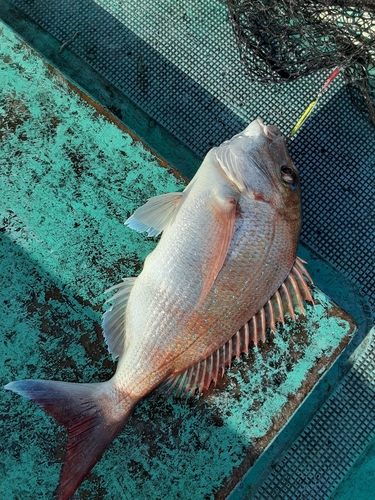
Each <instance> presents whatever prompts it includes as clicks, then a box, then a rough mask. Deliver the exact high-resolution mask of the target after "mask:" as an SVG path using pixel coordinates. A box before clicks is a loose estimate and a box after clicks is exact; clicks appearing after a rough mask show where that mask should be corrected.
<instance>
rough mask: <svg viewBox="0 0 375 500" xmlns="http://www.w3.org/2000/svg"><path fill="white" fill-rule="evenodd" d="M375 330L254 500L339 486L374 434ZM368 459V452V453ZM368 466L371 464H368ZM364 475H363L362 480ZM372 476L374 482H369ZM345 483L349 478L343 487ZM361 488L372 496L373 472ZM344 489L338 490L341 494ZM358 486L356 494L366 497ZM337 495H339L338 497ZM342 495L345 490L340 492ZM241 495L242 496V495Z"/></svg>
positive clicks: (317, 495)
mask: <svg viewBox="0 0 375 500" xmlns="http://www.w3.org/2000/svg"><path fill="white" fill-rule="evenodd" d="M374 415H375V332H374V331H373V332H372V337H371V340H370V342H369V344H368V346H367V349H366V350H365V352H364V353H363V354H362V356H361V357H360V358H359V359H358V360H357V361H356V363H355V364H354V366H353V367H352V368H351V370H350V372H349V373H348V374H347V375H346V377H345V378H344V380H343V382H342V384H341V385H340V386H339V387H338V388H337V390H336V391H335V392H334V394H332V396H331V397H330V398H329V399H328V401H327V402H326V403H325V405H323V407H322V408H321V409H320V410H319V411H318V412H317V414H316V415H315V417H314V419H313V420H312V421H311V422H310V424H309V425H308V426H307V427H306V428H305V430H304V431H303V432H302V433H301V435H300V436H299V438H298V439H297V440H296V441H295V443H293V445H292V446H291V447H290V449H289V450H288V452H287V453H285V454H284V456H283V457H282V458H281V460H280V461H279V462H278V463H277V464H276V465H275V467H274V469H273V471H272V472H271V473H270V475H269V476H268V478H267V480H266V481H264V483H263V484H262V486H261V488H260V490H259V491H258V493H257V494H256V495H255V496H254V500H305V499H307V498H309V499H310V498H311V499H314V500H315V499H316V500H322V499H325V498H327V497H329V495H330V494H331V493H332V492H333V491H334V490H335V489H336V488H337V486H338V485H339V484H340V483H341V481H342V480H343V478H344V476H345V475H346V474H347V473H348V472H349V470H350V468H351V467H352V466H353V465H354V463H355V462H356V460H357V459H358V456H360V455H361V454H362V453H363V451H364V450H365V449H366V447H367V446H368V445H369V444H370V443H371V441H372V440H373V437H374V435H375V419H374ZM369 458H370V460H369V463H373V461H371V457H369ZM370 470H371V469H370ZM363 479H364V478H362V480H363ZM371 482H372V488H371ZM348 488H349V483H347V489H348ZM363 489H364V490H365V491H367V493H368V494H369V495H370V496H369V497H368V499H370V498H373V496H374V493H375V487H374V483H373V479H371V472H370V475H369V477H367V478H365V484H364V485H363ZM344 491H345V489H344V490H342V492H341V495H343V492H344ZM360 491H361V490H360V488H358V489H357V495H358V496H350V491H347V494H348V495H349V496H348V497H346V498H356V499H360V498H365V497H363V496H362V495H361V493H360ZM341 495H340V496H339V497H338V498H341ZM343 497H344V498H345V496H344V495H343ZM243 498H246V496H244V497H243Z"/></svg>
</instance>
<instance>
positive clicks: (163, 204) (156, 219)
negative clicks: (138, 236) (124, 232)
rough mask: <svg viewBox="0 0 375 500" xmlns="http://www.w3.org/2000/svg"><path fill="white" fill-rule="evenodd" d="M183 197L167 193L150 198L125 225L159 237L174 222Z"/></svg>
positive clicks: (180, 194)
mask: <svg viewBox="0 0 375 500" xmlns="http://www.w3.org/2000/svg"><path fill="white" fill-rule="evenodd" d="M182 197H183V193H167V194H162V195H160V196H155V197H154V198H150V199H149V200H148V201H147V202H146V203H145V204H144V205H142V206H141V207H139V208H137V210H136V211H135V212H134V214H133V215H132V216H131V217H129V219H127V220H126V222H125V224H126V225H127V226H129V227H130V228H131V229H134V230H135V231H138V233H143V232H147V234H148V236H158V235H159V234H160V233H161V232H163V231H164V229H166V228H167V227H168V226H169V225H170V224H172V222H173V221H174V218H175V217H176V213H177V211H178V209H179V207H180V203H181V200H182Z"/></svg>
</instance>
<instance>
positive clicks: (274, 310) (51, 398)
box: [5, 118, 313, 500]
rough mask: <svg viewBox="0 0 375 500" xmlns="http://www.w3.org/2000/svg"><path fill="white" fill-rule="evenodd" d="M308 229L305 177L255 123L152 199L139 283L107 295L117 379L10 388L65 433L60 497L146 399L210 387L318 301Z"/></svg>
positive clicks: (271, 132)
mask: <svg viewBox="0 0 375 500" xmlns="http://www.w3.org/2000/svg"><path fill="white" fill-rule="evenodd" d="M301 220H302V217H301V194H300V181H299V174H298V170H297V168H296V167H295V166H294V164H293V162H292V160H291V158H290V156H289V154H288V151H287V148H286V142H285V139H284V137H283V136H282V134H281V132H280V131H279V129H278V128H277V127H276V126H273V125H268V126H267V125H265V124H264V122H263V120H262V119H260V118H257V119H256V120H254V121H253V122H251V123H250V125H249V126H248V127H246V128H245V130H243V131H242V132H241V133H239V134H237V135H235V136H234V137H233V138H232V139H230V140H228V141H225V142H223V143H222V144H221V145H219V146H218V147H214V148H212V149H211V150H210V151H209V152H208V153H207V155H206V157H205V158H204V161H203V163H202V164H201V166H200V168H199V169H198V171H197V173H196V174H195V176H194V177H193V179H192V180H191V181H190V182H189V184H188V185H187V186H186V188H185V189H184V190H183V191H182V192H177V193H167V194H163V195H160V196H156V197H154V198H151V199H149V200H148V201H147V202H146V203H145V204H144V205H143V206H141V207H140V208H138V209H137V210H136V211H135V212H134V214H133V215H131V216H130V217H129V218H128V219H127V221H126V224H127V226H128V227H129V228H130V229H133V230H136V231H138V232H145V233H147V235H148V236H149V237H156V236H159V235H160V234H161V237H160V239H159V242H158V244H157V245H156V247H155V249H154V250H153V251H152V252H151V253H150V254H149V255H148V256H147V257H146V259H145V262H144V266H143V269H142V271H141V272H140V274H139V275H138V277H126V278H124V279H123V280H122V282H121V283H119V284H117V285H115V286H113V287H111V288H110V289H109V290H107V292H108V293H114V294H113V296H112V297H111V298H110V299H109V301H110V302H111V306H110V308H109V309H108V310H107V311H106V312H105V313H104V315H103V323H102V326H103V333H104V337H105V341H106V342H107V344H108V349H109V352H110V353H111V354H112V357H113V359H114V360H116V359H118V363H117V368H116V372H115V374H114V376H113V377H112V378H111V379H110V380H107V381H104V382H100V383H70V382H62V381H51V380H20V381H15V382H10V383H8V384H7V385H6V386H5V389H6V390H9V391H13V392H15V393H17V394H19V395H22V396H24V397H25V398H28V399H29V400H32V401H33V402H34V403H36V404H37V405H38V406H39V407H40V408H42V409H44V410H45V411H46V412H47V413H49V414H51V415H52V416H53V417H54V418H55V419H56V421H57V422H58V423H59V424H60V425H62V426H65V427H66V428H67V430H68V440H67V446H66V451H65V458H64V465H63V467H62V471H61V475H60V481H59V485H58V487H57V490H56V495H57V498H58V499H60V500H66V499H68V498H69V497H71V495H72V494H73V493H74V491H75V490H76V489H77V488H78V486H79V485H80V484H81V483H82V481H83V480H84V479H85V477H86V476H87V475H88V473H89V472H90V470H91V469H92V467H93V466H94V465H95V464H96V462H97V461H98V460H99V459H100V457H101V456H102V454H103V453H104V451H105V450H106V448H107V447H108V446H109V445H110V443H111V442H112V441H113V439H115V437H116V436H117V435H118V434H119V433H120V432H121V430H122V429H123V427H124V426H125V425H126V423H127V422H128V420H129V418H130V417H131V415H132V413H133V411H134V408H135V406H136V405H137V404H138V403H139V402H140V401H141V400H142V399H143V398H144V397H145V396H147V395H148V394H150V393H151V392H152V391H154V390H155V389H156V388H159V389H161V390H163V391H165V392H166V393H167V394H169V393H172V392H174V393H175V394H176V395H177V396H186V397H188V396H190V397H192V396H194V395H195V394H199V393H201V392H202V391H205V390H207V389H208V388H209V387H210V386H211V385H215V384H216V382H217V380H218V378H219V377H220V376H222V375H223V373H224V369H225V367H226V366H230V364H231V362H232V359H233V358H234V357H239V356H240V354H241V353H247V352H248V349H249V346H250V345H251V343H253V344H255V345H257V344H258V342H259V341H262V342H265V341H266V330H267V328H270V329H271V330H272V331H275V328H276V326H275V325H276V323H277V322H278V321H281V322H283V321H284V316H285V314H286V313H287V312H288V313H289V315H290V316H291V317H292V318H293V319H295V312H294V311H295V309H297V307H298V308H299V309H300V311H301V312H302V313H304V305H303V303H304V301H309V302H313V298H312V295H311V293H310V291H309V286H308V283H309V281H311V277H310V276H309V274H308V272H307V270H306V268H305V266H304V261H302V260H301V259H299V258H298V257H297V256H296V253H297V246H298V241H299V236H300V231H301Z"/></svg>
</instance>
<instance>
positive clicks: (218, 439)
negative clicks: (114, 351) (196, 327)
mask: <svg viewBox="0 0 375 500" xmlns="http://www.w3.org/2000/svg"><path fill="white" fill-rule="evenodd" d="M0 41H1V54H0V61H1V64H0V81H1V82H2V93H1V95H0V151H1V156H0V190H1V199H0V221H1V225H0V228H1V234H0V236H1V238H0V281H1V283H0V303H1V306H2V307H1V310H0V316H1V317H0V367H1V369H0V386H3V385H4V384H6V383H8V382H9V381H11V380H17V379H23V378H44V379H47V378H50V379H58V380H65V381H71V382H96V381H103V380H106V379H108V378H109V377H110V376H111V375H112V373H113V370H114V363H113V362H112V361H111V359H110V356H109V354H108V352H107V349H106V346H105V342H104V339H103V337H102V332H101V328H100V317H101V312H102V303H103V301H104V296H103V294H102V292H103V290H105V289H106V288H107V287H108V286H110V285H112V284H114V283H117V282H119V281H120V280H121V278H122V277H123V276H129V275H137V274H138V273H139V271H140V268H141V265H142V262H143V260H144V258H145V257H146V255H147V254H148V252H149V251H150V250H152V248H153V247H154V245H155V241H154V240H150V239H148V238H147V237H145V236H144V235H140V234H138V233H136V232H134V231H132V230H130V229H129V228H127V227H125V226H124V220H125V219H126V218H127V217H128V216H129V214H130V213H131V212H133V211H134V209H135V207H136V206H138V205H139V204H141V203H143V202H144V201H145V199H146V198H148V197H150V196H154V195H156V194H161V193H162V192H168V191H175V190H178V189H180V188H181V187H182V186H183V182H182V180H181V179H179V178H178V177H177V178H176V176H174V175H171V172H169V171H168V170H167V169H166V168H165V167H162V166H161V165H160V163H159V162H158V161H157V159H156V158H155V157H154V155H152V154H151V153H150V152H149V151H148V150H147V149H145V148H144V146H143V145H142V144H141V143H139V142H138V141H136V140H134V138H133V137H131V136H130V135H129V134H128V133H127V132H126V131H125V130H124V129H123V128H122V129H121V128H119V127H118V126H117V125H116V124H115V123H113V120H109V119H108V117H106V116H105V113H104V114H103V110H101V109H100V107H99V106H97V107H96V108H94V107H93V106H92V103H91V102H88V101H87V100H85V99H83V98H81V97H80V95H79V94H77V93H76V92H75V89H74V88H73V87H72V86H71V85H68V84H67V83H66V82H65V81H64V79H62V78H61V76H60V75H59V74H58V73H56V72H55V71H54V70H52V69H51V68H49V67H48V66H47V65H46V64H44V63H43V61H42V59H41V58H39V57H37V56H36V55H35V54H34V53H33V52H32V51H31V50H30V49H28V48H27V47H26V46H25V45H24V44H23V43H22V42H20V41H19V40H18V39H17V38H16V37H15V36H14V35H13V34H12V32H11V31H10V30H9V29H8V28H6V27H5V26H1V28H0ZM33 79H35V80H36V81H37V82H38V85H30V82H31V81H33ZM301 251H303V252H304V254H303V257H304V258H307V259H308V260H310V259H309V256H308V255H309V254H308V252H307V251H306V250H303V249H301ZM305 253H306V255H305ZM314 296H315V299H316V305H315V307H312V306H308V308H307V317H306V319H305V320H304V319H302V318H301V321H299V322H298V323H293V322H289V321H287V323H286V326H285V327H284V328H279V329H278V332H277V335H276V337H275V339H274V340H272V339H271V341H270V342H269V343H268V344H267V345H265V346H262V348H259V349H254V350H251V352H250V355H249V357H247V358H246V359H241V360H240V361H238V362H236V363H235V365H234V367H233V369H232V370H231V372H230V374H228V375H227V376H225V378H224V379H223V380H222V381H221V382H220V386H219V387H218V388H216V389H211V390H210V391H209V392H208V393H207V394H206V395H205V396H204V397H202V398H200V399H198V400H197V399H195V400H192V401H188V402H185V401H182V402H179V401H172V400H171V399H168V400H165V398H163V397H161V396H160V395H157V394H155V395H153V396H151V397H150V398H147V400H145V401H144V402H142V403H141V404H140V405H139V406H138V407H137V409H136V412H135V415H134V416H133V417H132V419H131V421H130V422H129V424H128V425H127V427H126V428H125V429H124V431H123V432H122V433H121V434H120V436H119V437H118V438H117V439H116V440H115V441H114V443H112V445H111V446H110V448H109V449H108V451H107V452H106V453H105V455H104V456H103V458H102V460H101V461H100V463H99V464H98V465H97V466H96V467H95V468H94V469H93V471H92V473H91V474H90V476H89V478H88V479H87V480H86V481H85V483H84V484H83V485H82V487H81V488H80V489H79V490H78V492H77V494H76V495H75V498H76V499H78V498H82V499H83V498H84V499H86V500H88V499H90V500H94V499H95V500H99V499H103V500H104V499H106V500H109V499H114V498H119V499H127V498H132V499H133V498H137V499H145V500H146V499H149V500H155V499H170V500H175V499H177V498H180V499H186V500H190V499H191V498H199V499H202V498H207V499H211V498H213V497H214V495H217V498H221V499H222V498H224V497H225V495H226V494H227V493H228V488H227V485H228V482H229V481H231V480H233V479H234V480H236V481H238V480H239V479H240V477H241V476H242V475H243V473H244V472H245V471H246V469H247V467H248V466H249V465H251V464H252V463H253V461H254V459H255V458H256V457H257V456H258V455H259V454H261V453H262V451H263V450H264V448H265V447H266V446H267V444H268V443H269V442H270V440H271V439H272V438H273V437H274V436H275V434H276V433H277V432H278V431H279V430H280V428H281V427H282V426H283V425H284V424H285V423H286V422H287V420H288V418H289V416H290V414H291V413H292V412H293V411H294V410H295V409H296V408H297V407H298V406H299V405H300V403H301V401H302V400H303V398H304V397H305V396H306V394H308V393H309V391H310V390H311V388H312V387H313V386H314V384H315V383H316V381H317V380H318V379H319V378H320V377H321V375H322V374H323V373H324V372H325V370H327V368H328V367H329V366H330V364H331V363H332V361H333V360H334V359H336V358H337V356H338V353H339V352H340V351H341V350H342V349H343V348H344V347H345V345H346V344H347V343H348V341H349V340H350V336H351V333H352V332H353V331H354V329H355V327H354V325H353V322H352V320H351V319H350V317H349V316H348V315H347V314H346V313H344V312H343V311H342V310H340V308H338V307H337V306H335V305H334V304H333V303H332V301H331V300H330V299H328V298H327V297H326V296H325V295H324V294H323V293H321V292H320V291H319V290H318V289H316V290H315V291H314ZM0 438H1V439H0V452H1V457H2V460H1V464H0V471H1V474H0V498H1V499H6V500H16V499H22V500H34V499H36V498H38V499H39V498H41V499H42V498H45V499H51V498H52V496H53V490H54V488H55V487H56V485H57V481H58V474H59V471H60V468H61V461H62V455H63V448H64V442H65V432H64V431H63V429H62V428H61V427H58V426H56V425H54V423H53V421H52V418H50V417H48V416H47V415H46V414H44V413H43V412H42V411H41V410H39V409H37V408H36V407H35V406H34V405H33V404H32V403H31V402H29V401H26V400H23V399H21V398H20V397H18V396H17V395H15V394H11V393H8V392H5V391H3V392H2V397H1V398H0ZM234 484H235V482H234ZM232 485H233V484H232Z"/></svg>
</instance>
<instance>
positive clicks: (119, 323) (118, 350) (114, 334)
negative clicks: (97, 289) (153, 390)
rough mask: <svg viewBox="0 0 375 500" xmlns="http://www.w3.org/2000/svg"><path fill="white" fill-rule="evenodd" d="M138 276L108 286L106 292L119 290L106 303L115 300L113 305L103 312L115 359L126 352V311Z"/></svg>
mask: <svg viewBox="0 0 375 500" xmlns="http://www.w3.org/2000/svg"><path fill="white" fill-rule="evenodd" d="M136 279H137V278H124V279H123V281H122V283H119V284H118V285H114V286H112V287H111V288H108V290H106V291H105V292H104V293H108V292H112V291H113V290H117V293H115V295H114V296H113V297H111V298H110V299H108V300H106V302H105V303H107V302H110V301H112V300H113V301H114V302H113V305H112V306H111V307H110V308H109V309H108V311H106V312H105V313H104V314H103V321H102V328H103V333H104V338H105V341H106V342H107V345H108V350H109V352H110V353H111V354H112V357H113V359H116V358H118V357H119V356H120V355H121V354H122V353H123V352H124V345H125V311H126V305H127V303H128V298H129V295H130V292H131V289H132V288H133V285H134V283H135V280H136Z"/></svg>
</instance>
